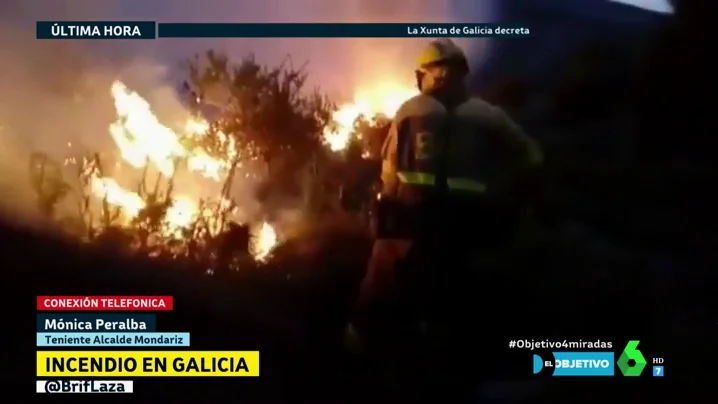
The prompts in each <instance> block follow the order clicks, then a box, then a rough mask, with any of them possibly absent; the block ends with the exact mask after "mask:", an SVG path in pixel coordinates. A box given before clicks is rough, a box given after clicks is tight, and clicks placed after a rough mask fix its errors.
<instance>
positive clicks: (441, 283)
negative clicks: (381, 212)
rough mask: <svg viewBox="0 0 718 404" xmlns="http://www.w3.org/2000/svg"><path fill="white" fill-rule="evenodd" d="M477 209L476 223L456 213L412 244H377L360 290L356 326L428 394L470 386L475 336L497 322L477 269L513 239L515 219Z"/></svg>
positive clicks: (488, 286)
mask: <svg viewBox="0 0 718 404" xmlns="http://www.w3.org/2000/svg"><path fill="white" fill-rule="evenodd" d="M476 208H477V210H475V211H472V215H471V216H469V215H467V214H463V215H462V214H458V213H460V211H459V210H458V209H456V210H454V211H453V213H455V214H449V215H445V216H444V218H443V219H444V220H435V221H433V223H432V222H430V223H432V225H431V226H426V227H424V229H425V230H424V231H420V232H417V233H416V237H414V238H403V239H380V240H377V241H376V242H375V244H374V249H373V251H372V256H371V259H370V261H369V265H368V268H367V273H366V276H365V278H364V281H363V282H362V285H361V289H360V294H359V299H358V301H357V306H356V315H355V319H354V323H355V325H356V326H357V327H358V328H359V330H360V332H361V334H362V335H363V336H364V337H365V341H366V343H367V345H368V346H369V349H370V350H371V351H372V352H373V353H374V354H375V355H376V356H377V357H378V358H380V360H381V359H386V358H390V357H393V358H396V360H398V361H400V362H402V363H404V364H405V365H406V367H407V368H408V369H409V370H410V371H413V372H411V373H414V375H412V376H410V378H412V377H418V379H423V378H425V379H426V380H423V381H421V382H418V383H420V384H422V385H423V386H424V387H425V388H427V389H430V390H431V389H432V386H431V384H432V383H433V384H434V386H436V389H434V390H436V391H446V388H447V386H452V387H451V388H452V389H454V391H457V392H460V391H461V390H462V389H463V388H469V387H470V386H472V385H473V382H472V379H474V378H476V377H477V376H476V375H475V374H474V373H472V371H471V369H472V366H471V362H472V361H473V359H474V358H475V357H476V355H478V354H479V352H478V350H477V349H476V348H477V347H476V344H475V343H473V342H474V340H475V335H476V333H477V332H486V329H484V330H481V327H482V325H485V324H487V323H492V322H493V320H491V321H486V320H487V319H488V318H490V317H492V313H493V312H492V308H491V307H489V306H488V305H490V304H491V302H490V298H489V294H490V293H492V288H493V287H492V286H493V285H492V281H491V280H490V279H491V278H492V277H490V276H489V277H487V276H486V272H484V271H483V268H482V267H481V264H480V263H481V261H482V255H484V254H490V253H491V252H492V251H493V250H495V249H496V248H498V247H499V246H500V245H502V244H503V243H505V242H506V241H507V240H508V239H509V238H510V235H511V234H512V229H513V218H514V217H515V216H514V214H513V213H507V212H502V211H500V210H497V209H487V208H486V207H484V206H476ZM427 222H428V221H427ZM477 323H478V324H477ZM422 325H425V327H426V328H425V329H422V327H421V326H422ZM417 374H418V375H417ZM416 380H417V379H414V383H413V385H414V386H415V385H416V384H417V382H416ZM410 384H411V383H410Z"/></svg>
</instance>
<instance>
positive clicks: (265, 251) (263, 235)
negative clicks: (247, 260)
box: [250, 222, 278, 262]
mask: <svg viewBox="0 0 718 404" xmlns="http://www.w3.org/2000/svg"><path fill="white" fill-rule="evenodd" d="M277 242H278V238H277V232H276V231H275V230H274V228H273V227H272V226H270V225H269V224H268V223H267V222H263V223H262V225H261V226H260V228H259V231H257V232H256V234H255V236H254V240H253V242H252V247H251V249H250V250H251V251H252V255H253V256H254V259H256V260H257V261H262V262H264V261H266V260H267V258H269V254H270V253H271V252H272V250H273V249H274V247H275V246H276V245H277Z"/></svg>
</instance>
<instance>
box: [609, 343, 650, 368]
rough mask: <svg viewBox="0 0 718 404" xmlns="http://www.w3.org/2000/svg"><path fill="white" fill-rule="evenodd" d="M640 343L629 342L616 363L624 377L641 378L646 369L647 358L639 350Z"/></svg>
mask: <svg viewBox="0 0 718 404" xmlns="http://www.w3.org/2000/svg"><path fill="white" fill-rule="evenodd" d="M640 342H641V341H628V344H627V345H626V348H624V349H623V353H621V356H620V357H619V358H618V361H617V362H616V365H617V366H618V368H619V369H621V373H623V375H624V376H640V375H641V373H643V369H645V367H646V358H644V357H643V354H642V353H641V351H640V350H639V349H638V344H639V343H640Z"/></svg>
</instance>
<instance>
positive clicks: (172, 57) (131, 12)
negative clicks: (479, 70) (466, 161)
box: [0, 0, 492, 220]
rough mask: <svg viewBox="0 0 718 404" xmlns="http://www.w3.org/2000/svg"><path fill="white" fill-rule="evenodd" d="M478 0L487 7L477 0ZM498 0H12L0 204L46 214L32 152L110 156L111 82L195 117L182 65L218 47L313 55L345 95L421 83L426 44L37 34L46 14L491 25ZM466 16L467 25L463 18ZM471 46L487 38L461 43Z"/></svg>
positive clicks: (332, 88) (1, 41)
mask: <svg viewBox="0 0 718 404" xmlns="http://www.w3.org/2000/svg"><path fill="white" fill-rule="evenodd" d="M478 3H481V4H482V5H477V4H478ZM488 3H491V2H476V1H474V0H453V1H444V2H439V1H431V0H345V1H334V0H294V1H290V2H287V1H285V0H264V1H256V2H237V1H234V0H205V1H202V2H197V1H190V0H155V1H151V2H147V1H144V0H142V1H140V0H121V1H120V0H107V1H103V2H98V1H93V0H56V1H51V2H48V1H45V0H6V1H3V2H2V3H0V56H1V57H2V61H3V63H2V64H0V90H2V91H1V92H0V141H1V142H2V148H0V173H2V175H1V176H0V191H1V192H2V195H3V196H4V197H3V200H2V202H1V203H0V207H1V208H2V211H3V212H4V213H6V214H10V215H12V217H15V218H21V219H24V220H33V219H35V218H37V215H36V212H35V209H34V206H36V202H35V195H34V193H33V192H32V191H31V189H30V187H29V181H28V180H27V178H28V161H29V156H30V153H31V152H33V151H45V152H47V153H49V154H51V155H55V156H58V158H59V155H62V154H64V153H66V152H67V149H68V144H72V148H73V149H85V150H100V151H110V150H113V149H114V148H113V147H112V145H111V140H110V137H109V136H108V133H107V127H108V125H109V124H110V123H111V122H112V121H113V120H114V116H115V115H114V110H113V107H112V100H111V98H110V96H109V87H110V83H111V82H112V81H113V80H115V79H117V78H121V79H122V80H123V81H125V82H126V83H127V84H128V85H129V86H130V87H131V88H133V89H136V90H137V91H138V92H140V93H141V94H142V95H143V96H144V97H145V98H147V99H148V100H149V101H150V102H151V104H152V105H153V106H155V107H156V108H157V110H156V111H155V112H156V113H157V114H158V115H159V116H160V118H162V119H163V122H170V121H177V120H178V119H180V118H181V117H183V116H185V114H186V112H185V111H184V108H183V107H182V104H181V103H180V102H179V101H178V99H177V97H176V93H175V89H176V84H177V83H178V82H179V80H180V79H181V76H180V75H179V74H180V72H179V70H178V62H180V61H182V60H184V59H186V58H187V57H190V56H191V55H192V54H194V53H196V52H201V51H204V50H206V49H209V48H214V49H217V50H220V51H224V52H226V53H227V54H229V55H230V56H231V57H234V58H241V57H244V56H246V55H248V54H254V55H255V56H256V58H257V60H258V61H260V62H261V63H263V64H269V65H272V64H277V63H279V62H281V61H282V60H284V59H285V58H286V57H287V56H288V55H290V56H291V57H292V60H293V62H294V63H295V65H297V66H298V65H301V64H303V63H304V62H308V65H307V69H308V71H309V73H310V78H309V83H308V84H309V85H310V86H311V87H320V88H321V89H322V90H323V91H325V92H326V93H327V94H329V95H330V96H332V97H333V98H334V99H336V100H337V101H342V100H346V99H348V98H350V97H351V96H352V95H353V93H354V91H355V89H357V88H359V87H361V86H363V85H366V84H367V83H375V82H382V81H392V82H398V83H400V84H405V85H413V80H414V79H413V73H412V71H413V66H412V62H413V60H414V57H415V55H416V53H417V52H418V49H419V47H420V46H422V45H423V44H424V43H425V40H414V39H196V40H180V39H166V40H156V41H132V40H129V41H118V40H114V41H96V40H93V41H44V42H43V41H37V40H35V39H34V24H35V21H37V20H74V21H81V20H156V21H160V22H163V21H164V22H451V21H456V20H457V19H456V18H452V14H456V15H461V18H458V20H464V21H461V22H466V21H465V20H466V19H467V18H465V17H467V16H471V18H468V19H470V20H474V21H481V22H486V21H490V20H491V18H492V15H491V9H490V8H489V7H488ZM457 22H459V21H457ZM462 45H464V46H465V48H467V49H470V50H475V49H479V50H480V49H481V48H482V43H481V42H479V41H477V40H473V41H463V43H462Z"/></svg>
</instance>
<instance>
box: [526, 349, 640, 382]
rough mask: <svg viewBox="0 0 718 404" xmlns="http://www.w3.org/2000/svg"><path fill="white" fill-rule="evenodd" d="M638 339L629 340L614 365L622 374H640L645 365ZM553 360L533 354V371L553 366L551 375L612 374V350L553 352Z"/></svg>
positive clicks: (537, 371) (535, 372) (536, 371)
mask: <svg viewBox="0 0 718 404" xmlns="http://www.w3.org/2000/svg"><path fill="white" fill-rule="evenodd" d="M639 342H640V341H629V342H628V344H627V345H626V348H625V349H624V350H623V352H622V353H621V356H620V357H619V358H618V361H616V366H618V368H619V369H620V370H621V373H622V374H623V375H624V376H640V375H641V373H643V369H645V367H646V359H645V358H644V357H643V354H642V353H641V351H640V350H638V349H637V347H638V344H639ZM553 357H554V360H553V361H550V360H548V361H544V360H543V359H542V358H541V357H540V356H539V355H536V354H534V355H533V373H534V374H537V373H539V372H540V371H541V370H542V369H543V368H544V367H547V368H553V373H552V376H613V375H614V372H613V370H614V364H613V358H614V353H613V352H601V351H594V352H553Z"/></svg>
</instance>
